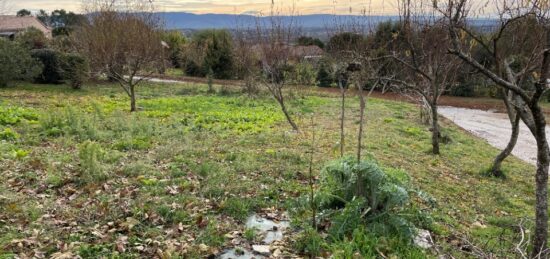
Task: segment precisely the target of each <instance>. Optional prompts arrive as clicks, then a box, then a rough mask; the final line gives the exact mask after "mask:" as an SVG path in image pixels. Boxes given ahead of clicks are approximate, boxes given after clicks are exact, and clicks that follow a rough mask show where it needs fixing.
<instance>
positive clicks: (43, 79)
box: [31, 49, 63, 84]
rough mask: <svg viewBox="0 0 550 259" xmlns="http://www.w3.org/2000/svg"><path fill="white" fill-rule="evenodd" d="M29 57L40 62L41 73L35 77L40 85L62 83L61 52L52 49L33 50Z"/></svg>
mask: <svg viewBox="0 0 550 259" xmlns="http://www.w3.org/2000/svg"><path fill="white" fill-rule="evenodd" d="M31 56H32V57H33V58H35V59H38V60H40V62H41V63H42V65H43V69H42V73H41V74H39V75H38V76H37V77H35V81H36V82H37V83H40V84H60V83H62V82H63V57H62V54H61V52H58V51H55V50H52V49H35V50H32V51H31Z"/></svg>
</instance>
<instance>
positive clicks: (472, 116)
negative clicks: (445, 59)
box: [439, 107, 550, 165]
mask: <svg viewBox="0 0 550 259" xmlns="http://www.w3.org/2000/svg"><path fill="white" fill-rule="evenodd" d="M439 113H440V114H441V115H442V116H443V117H445V118H447V119H449V120H451V121H453V122H454V123H455V124H456V125H458V126H459V127H461V128H463V129H465V130H467V131H469V132H471V133H472V134H474V135H475V136H477V137H480V138H483V139H485V140H487V142H489V144H491V145H492V146H494V147H496V148H498V149H500V150H502V149H504V148H505V147H506V145H507V144H508V141H509V140H510V135H511V134H512V129H511V126H510V121H509V120H508V116H507V115H506V114H504V113H495V112H492V111H483V110H475V109H467V108H456V107H440V108H439ZM546 134H550V131H549V130H548V127H547V128H546ZM549 136H550V135H549ZM512 154H513V155H514V156H516V157H518V158H520V159H522V160H524V161H526V162H528V163H530V164H533V165H536V162H537V144H536V142H535V138H534V137H533V136H532V135H531V132H530V131H529V129H528V128H527V126H525V124H523V122H522V123H521V124H520V133H519V138H518V143H517V145H516V147H515V148H514V151H513V152H512Z"/></svg>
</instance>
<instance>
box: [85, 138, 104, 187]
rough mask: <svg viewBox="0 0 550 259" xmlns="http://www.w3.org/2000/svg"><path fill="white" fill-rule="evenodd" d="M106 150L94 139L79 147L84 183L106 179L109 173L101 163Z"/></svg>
mask: <svg viewBox="0 0 550 259" xmlns="http://www.w3.org/2000/svg"><path fill="white" fill-rule="evenodd" d="M103 155H104V152H103V149H102V148H101V146H100V145H99V144H98V143H96V142H93V141H86V142H84V143H82V144H81V145H80V147H79V152H78V157H79V158H80V170H81V174H80V179H81V181H82V182H83V183H88V184H89V183H94V182H98V181H102V180H105V179H106V177H107V175H106V174H105V169H104V168H103V165H102V164H101V160H102V158H103Z"/></svg>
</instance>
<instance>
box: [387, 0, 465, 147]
mask: <svg viewBox="0 0 550 259" xmlns="http://www.w3.org/2000/svg"><path fill="white" fill-rule="evenodd" d="M419 2H420V1H419ZM400 3H401V5H400V17H401V21H400V25H401V30H400V33H401V35H399V39H400V40H402V41H403V43H404V44H403V45H404V46H403V48H402V49H397V50H395V51H394V52H393V54H392V55H390V57H391V58H392V59H394V60H395V61H397V64H400V65H401V67H402V68H403V69H402V71H403V72H402V73H400V75H399V77H394V78H387V80H388V81H390V82H392V84H393V86H395V88H396V89H397V90H398V91H400V92H402V93H405V94H413V95H415V96H418V97H419V98H420V100H421V102H422V103H423V107H425V109H426V110H427V111H428V112H427V113H428V114H429V121H430V122H431V131H432V153H433V154H435V155H438V154H440V147H439V143H440V138H441V130H440V125H439V119H438V117H439V113H438V106H439V99H440V97H441V95H443V94H444V93H445V92H446V91H447V90H448V89H449V88H450V87H451V86H452V84H453V82H454V80H455V75H456V71H455V70H456V69H458V65H459V64H460V63H459V60H458V59H457V58H456V57H453V56H452V55H449V54H448V53H447V50H448V48H449V46H450V37H449V36H448V33H447V30H446V29H445V27H444V26H443V25H444V24H443V23H442V20H440V19H439V18H438V17H437V16H436V15H435V14H433V13H432V14H429V13H428V14H427V13H426V12H425V11H424V9H423V6H422V5H421V3H416V2H414V1H410V0H409V1H400Z"/></svg>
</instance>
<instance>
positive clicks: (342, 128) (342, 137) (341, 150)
mask: <svg viewBox="0 0 550 259" xmlns="http://www.w3.org/2000/svg"><path fill="white" fill-rule="evenodd" d="M338 86H339V87H340V92H341V94H342V107H341V112H340V158H342V157H344V141H345V132H344V119H345V115H346V89H345V88H344V85H343V84H342V82H341V81H338Z"/></svg>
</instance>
